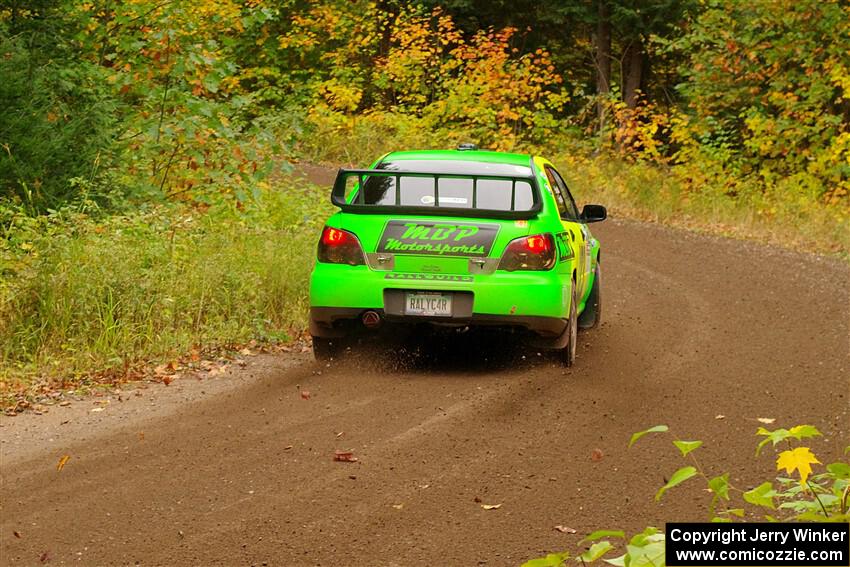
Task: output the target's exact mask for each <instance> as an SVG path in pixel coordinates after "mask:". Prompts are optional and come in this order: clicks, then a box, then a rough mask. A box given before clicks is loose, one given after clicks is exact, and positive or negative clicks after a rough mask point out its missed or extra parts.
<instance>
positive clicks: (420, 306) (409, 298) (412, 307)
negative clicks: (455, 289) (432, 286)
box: [404, 291, 452, 317]
mask: <svg viewBox="0 0 850 567" xmlns="http://www.w3.org/2000/svg"><path fill="white" fill-rule="evenodd" d="M404 314H405V315H425V316H428V317H451V316H452V295H451V294H450V293H439V292H428V291H416V292H411V291H408V292H406V293H405V294H404Z"/></svg>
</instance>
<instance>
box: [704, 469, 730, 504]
mask: <svg viewBox="0 0 850 567" xmlns="http://www.w3.org/2000/svg"><path fill="white" fill-rule="evenodd" d="M708 487H709V488H710V489H711V491H712V492H714V493H715V494H716V495H717V496H719V497H720V498H722V499H724V500H729V473H723V474H722V475H720V476H716V477H714V478H712V479H711V480H709V481H708Z"/></svg>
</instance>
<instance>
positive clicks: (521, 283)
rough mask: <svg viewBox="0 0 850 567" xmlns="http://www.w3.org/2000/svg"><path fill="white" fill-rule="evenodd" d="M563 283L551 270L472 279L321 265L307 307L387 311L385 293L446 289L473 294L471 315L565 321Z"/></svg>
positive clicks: (566, 308) (565, 289)
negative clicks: (542, 318)
mask: <svg viewBox="0 0 850 567" xmlns="http://www.w3.org/2000/svg"><path fill="white" fill-rule="evenodd" d="M564 279H565V278H563V277H562V275H560V274H558V272H557V271H555V270H550V271H545V272H502V271H496V272H494V273H492V274H476V275H455V274H440V273H437V274H399V273H395V272H385V271H377V270H372V269H370V268H369V267H368V266H349V265H346V264H326V263H322V262H319V263H317V264H316V267H315V268H314V270H313V273H312V275H311V277H310V305H311V307H322V308H324V307H333V308H351V309H354V308H357V309H360V310H366V309H374V310H376V311H382V310H386V311H388V312H390V313H391V312H392V309H391V308H390V306H388V305H385V303H384V301H385V297H387V294H386V292H387V291H392V290H400V291H405V290H423V291H448V292H461V293H465V294H469V295H471V296H472V298H473V299H472V304H471V306H470V308H469V311H468V312H467V314H468V315H471V316H472V317H479V316H482V315H501V316H516V317H517V318H520V319H521V318H525V317H544V318H554V319H564V320H565V319H566V318H567V317H568V315H569V307H570V297H571V293H570V288H569V279H566V282H567V285H565V284H564ZM479 319H480V320H486V319H487V317H484V318H479Z"/></svg>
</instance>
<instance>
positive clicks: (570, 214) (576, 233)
mask: <svg viewBox="0 0 850 567" xmlns="http://www.w3.org/2000/svg"><path fill="white" fill-rule="evenodd" d="M544 171H545V173H546V178H547V179H548V180H549V183H550V185H551V186H552V189H553V191H554V193H555V200H556V201H558V211H559V213H560V216H561V224H562V225H563V227H564V232H563V233H561V235H560V236H561V237H562V238H564V239H565V240H567V239H568V242H569V245H570V247H571V248H572V250H573V253H574V254H575V255H576V268H577V269H576V287H577V288H578V293H577V294H578V299H579V301H581V300H582V299H583V297H584V292H585V290H586V289H587V278H588V277H589V273H588V271H589V266H590V254H589V250H588V236H587V227H586V226H585V225H584V224H583V223H582V222H580V220H579V212H578V207H576V203H575V200H574V199H573V196H572V194H571V193H570V191H569V189H568V188H567V184H566V183H565V182H564V178H563V177H561V174H560V173H558V171H557V170H556V169H555V168H554V166H552V165H551V164H546V166H545V168H544Z"/></svg>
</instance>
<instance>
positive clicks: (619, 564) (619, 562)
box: [603, 554, 626, 567]
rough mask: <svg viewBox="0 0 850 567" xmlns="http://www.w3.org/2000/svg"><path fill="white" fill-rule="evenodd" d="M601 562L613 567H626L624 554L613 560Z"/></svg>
mask: <svg viewBox="0 0 850 567" xmlns="http://www.w3.org/2000/svg"><path fill="white" fill-rule="evenodd" d="M603 561H605V563H607V564H608V565H613V566H614V567H626V554H623V555H621V556H619V557H615V558H614V559H603Z"/></svg>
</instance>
